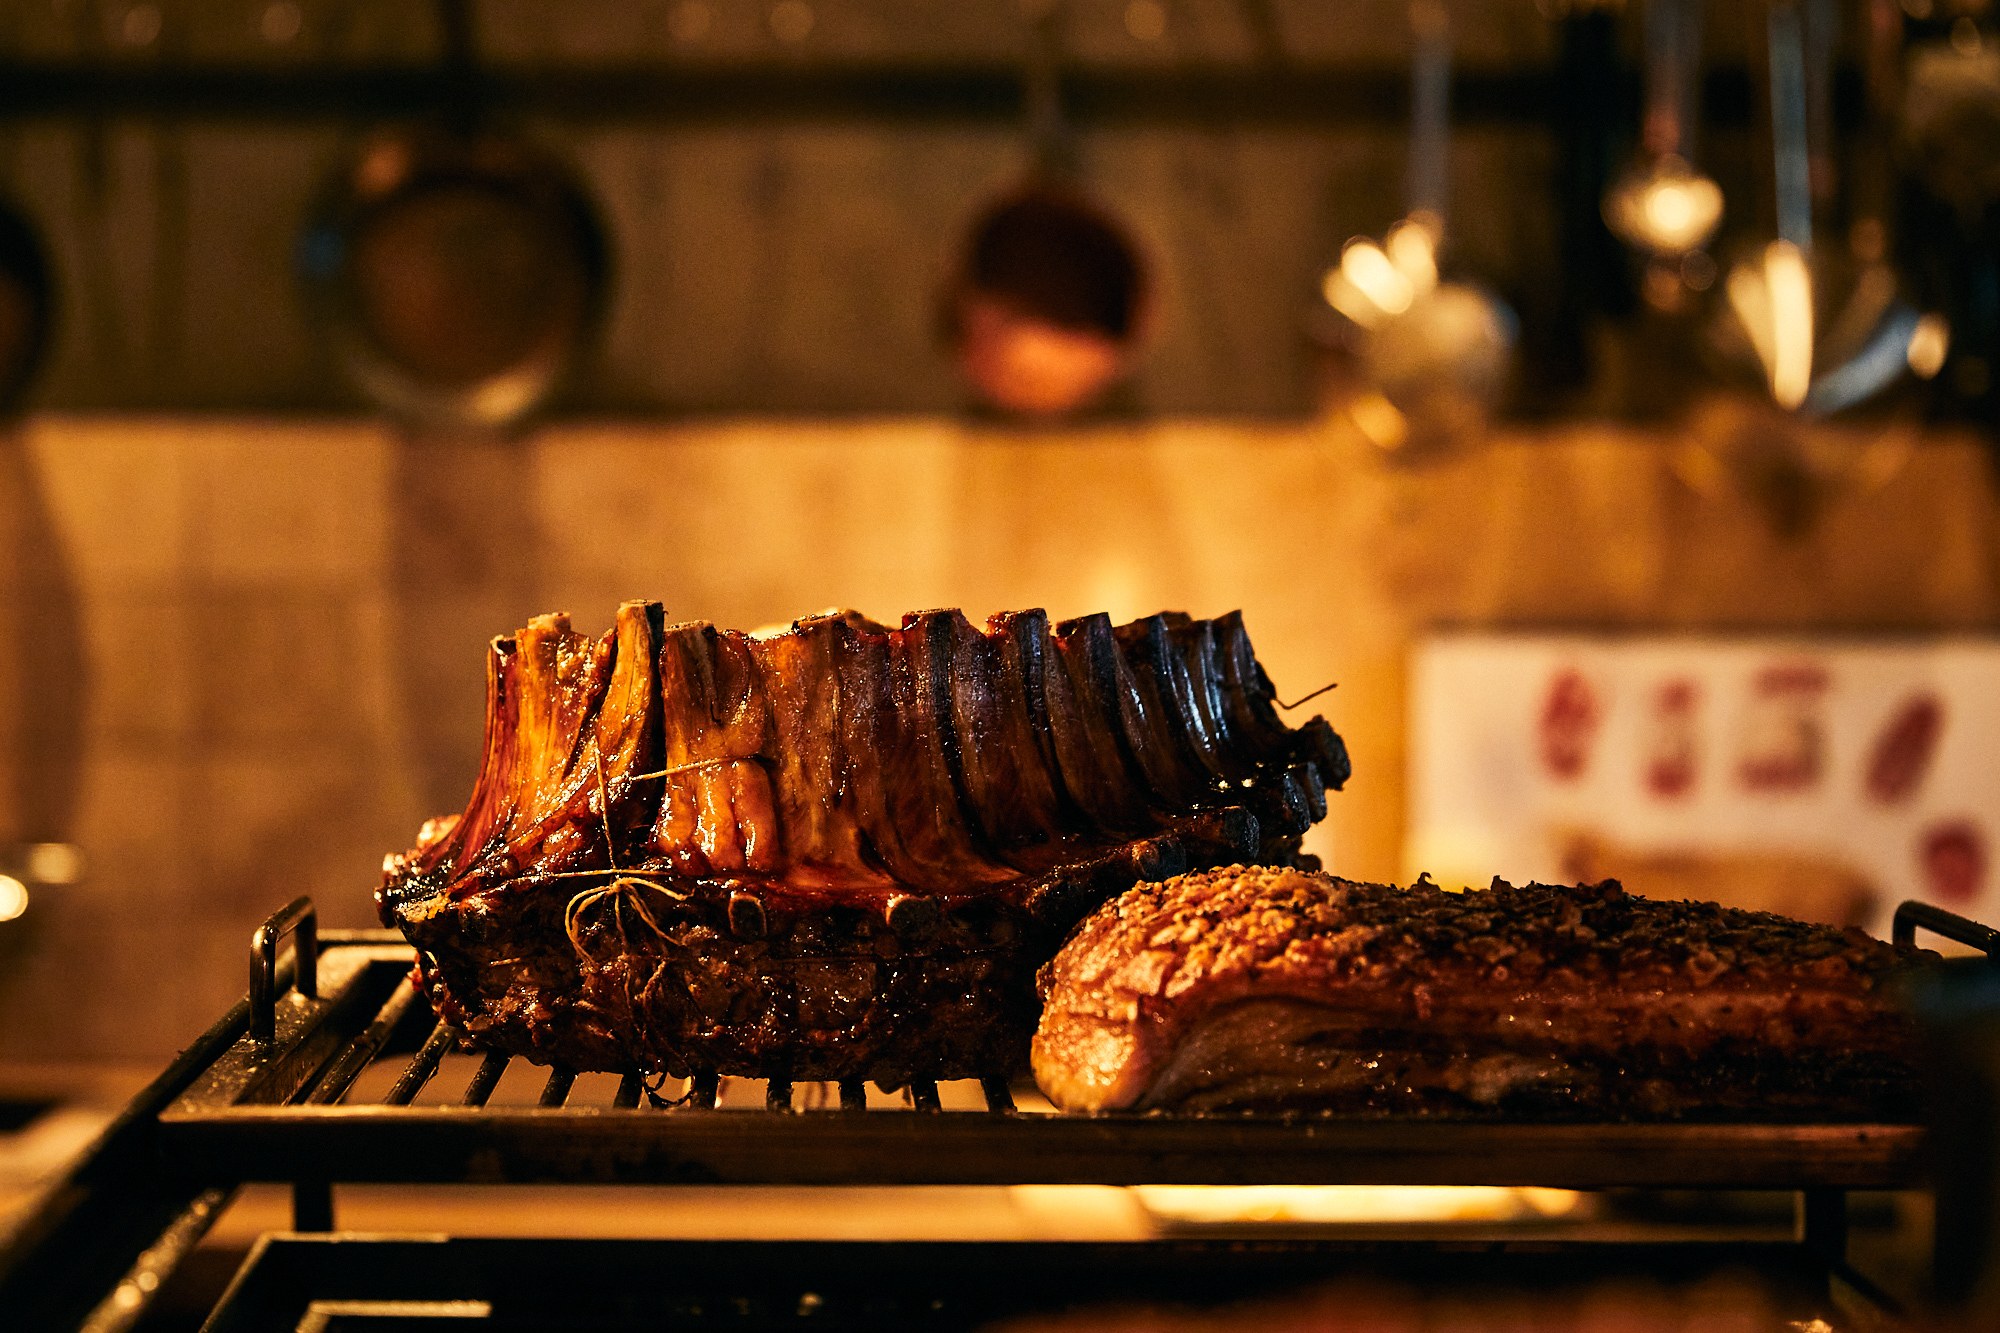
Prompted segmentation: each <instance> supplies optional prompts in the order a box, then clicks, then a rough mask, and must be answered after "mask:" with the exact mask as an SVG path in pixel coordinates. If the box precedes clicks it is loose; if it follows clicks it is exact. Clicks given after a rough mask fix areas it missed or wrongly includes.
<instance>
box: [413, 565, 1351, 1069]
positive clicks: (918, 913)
mask: <svg viewBox="0 0 2000 1333" xmlns="http://www.w3.org/2000/svg"><path fill="white" fill-rule="evenodd" d="M1273 699H1274V695H1273V691H1272V687H1271V684H1270V682H1269V680H1268V679H1267V678H1266V677H1265V675H1264V672H1263V670H1262V669H1261V668H1260V667H1259V666H1258V664H1257V661H1256V658H1255V657H1254V655H1253V654H1252V652H1251V647H1250V640H1249V638H1248V636H1247V635H1246V634H1245V633H1244V631H1243V624H1242V620H1241V618H1240V617H1239V616H1237V615H1235V614H1231V615H1228V616H1224V617H1222V618H1220V619H1217V620H1194V619H1190V618H1189V617H1187V616H1185V615H1179V614H1171V613H1167V614H1161V615H1157V616H1153V617H1151V618H1150V619H1147V620H1141V621H1137V622H1135V623H1133V624H1129V625H1124V626H1119V627H1116V628H1114V627H1113V626H1112V624H1111V622H1110V620H1109V619H1108V618H1107V617H1104V616H1090V617H1085V618H1083V619H1080V620H1073V621H1067V622H1064V623H1062V624H1059V625H1056V626H1053V627H1051V626H1050V624H1049V622H1048V618H1047V617H1046V616H1045V615H1044V614H1043V613H1042V612H1040V611H1025V612H1016V613H1008V614H1002V615H997V616H994V617H993V618H992V619H991V620H990V621H989V622H988V624H987V627H986V629H985V630H984V631H983V632H982V631H981V630H979V629H977V628H975V627H974V626H972V625H971V624H969V623H968V622H967V621H966V620H965V618H964V617H963V616H962V615H960V614H959V613H958V612H956V611H928V612H923V613H921V614H917V615H912V616H908V617H905V619H904V621H903V624H902V626H901V627H900V628H896V629H890V628H887V627H885V626H882V625H878V624H875V623H873V622H870V621H868V620H865V619H864V618H862V617H860V616H858V615H855V614H853V613H851V612H850V613H838V614H829V615H825V616H817V617H812V618H808V619H805V620H801V621H799V622H797V623H796V624H794V625H793V626H792V627H791V628H790V630H788V631H786V632H783V633H779V634H775V635H771V636H754V637H753V636H750V635H745V634H738V633H733V632H730V631H723V630H717V629H715V628H714V627H713V626H711V625H708V624H705V623H696V624H686V625H672V626H670V625H667V624H666V623H665V620H664V616H663V615H662V612H661V609H660V607H659V606H658V605H657V604H654V603H648V602H628V603H626V604H625V605H624V606H623V607H621V608H620V609H619V612H618V618H617V623H616V625H615V627H614V628H613V629H612V631H611V632H610V633H608V634H606V635H605V636H604V637H602V638H600V639H594V640H593V639H590V638H587V637H585V636H583V635H580V634H577V633H575V632H574V631H572V630H571V628H570V625H569V622H568V619H567V618H566V617H564V616H542V617H539V618H537V619H536V620H535V621H534V622H533V623H531V624H530V625H528V626H527V628H525V629H523V630H521V631H520V632H519V633H518V634H517V635H515V636H514V637H513V638H510V639H498V640H495V641H494V643H493V646H492V651H491V654H490V656H489V659H488V672H487V724H486V742H485V754H484V760H483V764H482V768H481V772H480V776H479V779H478V783H477V786H476V788H475V790H474V792H473V795H472V798H471V801H470V803H469V804H468V805H467V807H466V809H465V812H464V813H463V814H462V815H459V816H456V817H452V818H447V819H440V820H433V821H430V822H429V823H427V824H426V825H425V827H424V830H423V832H422V834H421V835H420V838H419V843H418V846H417V847H416V848H415V849H414V850H412V851H410V852H408V853H405V854H403V855H400V856H392V857H389V858H388V859H387V862H386V864H385V866H384V873H383V882H382V886H381V888H380V890H379V891H378V895H377V896H378V902H379V905H380V908H381V912H382V916H383V919H384V921H385V922H388V923H390V924H393V925H396V926H398V927H400V928H401V929H402V930H403V932H404V934H405V935H406V936H407V937H408V938H409V939H410V941H411V942H412V943H413V944H415V945H416V947H417V949H418V960H419V968H420V971H421V975H422V980H423V984H424V986H425V987H426V989H427V992H428V994H429V996H430V999H431V1001H432V1004H433V1005H434V1007H435V1008H436V1010H437V1012H438V1014H439V1015H440V1016H441V1017H442V1018H443V1019H444V1020H445V1021H447V1022H448V1023H450V1024H452V1025H454V1026H455V1027H456V1028H457V1029H458V1030H459V1031H460V1032H461V1033H463V1034H464V1035H465V1036H466V1037H467V1038H468V1039H470V1040H472V1041H473V1042H474V1043H476V1044H479V1045H483V1046H486V1047H488V1048H492V1049H498V1050H503V1051H508V1052H512V1053H516V1054H524V1055H527V1056H529V1057H530V1058H532V1059H535V1060H539V1061H543V1062H547V1063H554V1064H561V1065H566V1066H568V1067H570V1068H574V1069H607V1070H642V1071H648V1072H661V1073H670V1074H674V1075H676V1076H684V1075H687V1074H690V1073H717V1074H730V1075H741V1076H747V1077H770V1078H789V1079H861V1078H869V1079H875V1080H877V1081H879V1082H882V1083H884V1084H887V1085H889V1086H895V1085H897V1084H899V1083H901V1082H904V1081H908V1080H911V1079H917V1078H958V1077H968V1076H990V1075H1004V1074H1009V1073H1012V1072H1015V1071H1017V1070H1019V1069H1021V1068H1023V1067H1025V1064H1026V1059H1027V1045H1028V1038H1029V1035H1030V1033H1031V1032H1032V1031H1033V1028H1034V1021H1035V1013H1036V1007H1037V1006H1036V1002H1035V996H1034V991H1033V976H1034V970H1035V968H1036V967H1037V966H1039V965H1040V964H1041V963H1042V962H1044V961H1046V960H1047V958H1048V957H1049V956H1050V955H1052V954H1053V953H1054V952H1055V949H1056V946H1057V945H1058V943H1059V942H1060V941H1061V938H1062V936H1063V935H1064V933H1066V932H1067V931H1068V930H1069V929H1070V927H1071V926H1073V925H1074V924H1075V923H1076V922H1077V921H1078V920H1079V919H1081V918H1082V917H1083V916H1084V915H1085V914H1086V913H1088V912H1089V911H1091V910H1092V909H1093V908H1095V907H1096V906H1098V905H1099V904H1100V903H1102V902H1104V901H1105V900H1106V899H1108V898H1110V897H1111V896H1112V895H1114V894H1116V893H1118V892H1120V891H1122V890H1124V889H1126V888H1129V887H1131V885H1132V884H1134V883H1135V882H1137V881H1140V880H1157V879H1164V878H1166V877H1167V876H1169V875H1172V874H1175V873H1178V872H1180V871H1182V870H1185V869H1188V868H1189V867H1194V866H1205V865H1216V864H1221V863H1226V862H1232V861H1242V860H1262V861H1266V862H1274V863H1298V862H1300V860H1301V858H1300V857H1299V855H1298V846H1299V838H1300V835H1302V834H1303V833H1304V832H1305V831H1306V829H1307V828H1308V827H1309V826H1310V825H1311V824H1312V822H1313V821H1314V820H1316V819H1318V818H1321V817H1323V816H1324V815H1325V813H1326V804H1325V789H1326V788H1327V787H1336V788H1337V787H1339V786H1340V785H1341V783H1342V782H1343V781H1344V780H1345V779H1346V777H1347V773H1348V765H1347V756H1346V752H1345V749H1344V748H1343V747H1342V745H1341V742H1340V738H1339V737H1338V736H1337V735H1336V734H1335V733H1334V732H1333V730H1332V729H1331V728H1330V727H1328V726H1327V724H1326V723H1325V722H1324V721H1323V720H1321V719H1319V718H1314V719H1313V720H1312V721H1310V722H1308V723H1307V724H1306V725H1305V726H1303V727H1301V728H1298V729H1296V730H1294V729H1291V728H1289V727H1287V726H1285V725H1284V723H1283V722H1281V721H1280V720H1279V718H1278V716H1277V713H1276V712H1275V711H1274V709H1273Z"/></svg>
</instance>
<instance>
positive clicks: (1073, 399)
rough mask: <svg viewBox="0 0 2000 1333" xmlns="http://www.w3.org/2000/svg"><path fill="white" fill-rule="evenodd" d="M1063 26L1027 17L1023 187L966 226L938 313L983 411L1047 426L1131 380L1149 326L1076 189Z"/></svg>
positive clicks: (1122, 256) (1095, 209) (1142, 282)
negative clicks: (1064, 102) (1026, 147)
mask: <svg viewBox="0 0 2000 1333" xmlns="http://www.w3.org/2000/svg"><path fill="white" fill-rule="evenodd" d="M1062 18H1063V12H1062V0H1049V2H1048V3H1045V4H1043V5H1042V6H1041V7H1040V9H1039V11H1038V12H1034V13H1032V14H1031V15H1030V25H1029V33H1028V43H1027V54H1026V56H1025V58H1024V60H1023V65H1022V94H1023V101H1024V103H1025V106H1026V112H1027V114H1026V121H1027V136H1028V141H1029V146H1030V153H1031V166H1030V168H1029V172H1028V176H1027V178H1026V180H1024V181H1023V182H1022V183H1021V184H1020V185H1018V186H1016V187H1014V188H1013V189H1011V190H1009V191H1008V192H1007V193H1006V194H1004V195H1002V196H1001V197H1000V198H999V199H997V200H995V201H994V202H993V203H992V204H990V205H989V206H988V207H987V208H986V210H985V211H984V212H983V213H981V215H980V216H979V217H978V218H977V219H976V220H975V221H974V223H973V225H972V227H971V229H970V230H969V232H968V233H967V236H966V240H965V243H964V248H963V250H962V252H961V255H960V257H959V260H958V263H957V266H956V271H955V272H954V275H953V277H952V280H951V282H950V283H949V285H948V287H947V289H946V292H945V295H944V299H943V302H942V310H941V316H942V318H941V323H942V326H943V327H942V331H943V336H944V341H945V343H946V345H947V346H948V348H949V349H950V351H951V353H952V355H953V357H954V358H955V359H956V361H957V363H958V367H959V371H960V374H961V375H963V377H964V378H965V380H966V382H967V383H968V384H969V385H970V386H971V387H972V389H973V391H974V392H975V393H976V394H978V395H979V397H980V398H981V400H982V401H984V402H985V403H986V404H988V405H989V406H991V407H994V408H997V409H999V410H1001V411H1003V412H1007V413H1011V414H1014V415H1018V416H1022V417H1027V418H1032V419H1043V420H1054V419H1060V418H1063V417H1066V416H1069V415H1071V414H1073V413H1075V412H1077V411H1080V410H1082V409H1085V408H1087V407H1089V406H1091V405H1092V404H1094V403H1096V402H1098V401H1100V400H1101V399H1102V397H1103V396H1104V394H1105V393H1106V392H1107V391H1108V390H1109V389H1110V388H1111V387H1112V386H1113V385H1114V384H1115V383H1117V382H1118V381H1119V380H1120V379H1121V378H1122V377H1123V376H1124V375H1125V374H1126V373H1127V372H1128V371H1129V370H1130V368H1131V365H1132V363H1133V360H1134V358H1135V356H1136V354H1137V352H1138V349H1139V345H1140V342H1141V339H1142V336H1143V333H1144V331H1145V329H1146V326H1147V323H1148V318H1149V314H1150V297H1149V290H1148V288H1149V283H1148V276H1147V265H1146V263H1145V260H1144V259H1143V257H1142V256H1141V255H1140V252H1139V250H1138V247H1137V246H1136V245H1135V244H1134V242H1133V241H1132V239H1131V237H1130V236H1129V235H1128V234H1127V232H1126V231H1125V229H1124V228H1123V227H1121V226H1120V225H1119V224H1118V223H1117V221H1116V220H1114V219H1113V218H1112V217H1111V215H1110V214H1109V213H1108V212H1106V211H1105V210H1104V209H1103V208H1102V207H1100V206H1099V205H1098V204H1097V203H1096V202H1095V201H1094V200H1093V199H1092V198H1091V197H1090V196H1089V195H1088V194H1087V193H1086V192H1085V191H1084V189H1083V188H1082V187H1081V185H1080V184H1079V182H1078V180H1077V174H1078V173H1077V162H1076V146H1075V142H1074V139H1073V138H1072V136H1071V134H1070V130H1069V126H1068V124H1067V122H1066V119H1065V117H1064V115H1063V108H1062V85H1061V23H1062Z"/></svg>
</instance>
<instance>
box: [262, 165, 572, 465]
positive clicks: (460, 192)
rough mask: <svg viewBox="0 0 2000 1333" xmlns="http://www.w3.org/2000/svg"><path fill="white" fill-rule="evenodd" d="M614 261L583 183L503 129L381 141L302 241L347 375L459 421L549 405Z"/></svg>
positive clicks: (403, 410) (314, 296) (442, 419)
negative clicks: (610, 261) (611, 258)
mask: <svg viewBox="0 0 2000 1333" xmlns="http://www.w3.org/2000/svg"><path fill="white" fill-rule="evenodd" d="M609 267H610V265H609V257H608V252H607V247H606V243H605V239H604V233H603V229H602V227H601V225H600V224H599V222H598V220H597V214H596V210H595V209H594V208H593V207H592V205H591V202H590V200H589V198H588V196H587V195H586V194H585V192H584V190H583V188H582V186H581V185H580V184H579V183H578V182H577V180H576V179H575V177H574V176H573V175H572V174H571V173H570V172H569V171H568V170H567V169H566V168H565V167H564V166H563V165H562V164H561V163H560V162H559V161H557V160H556V159H555V158H553V157H552V156H550V155H549V154H547V153H545V152H543V151H542V150H540V149H538V148H536V147H535V146H534V145H532V144H530V143H528V142H526V141H525V140H522V139H520V138H517V137H514V136H511V135H507V134H502V133H498V132H495V131H491V130H478V131H463V132H460V131H450V130H444V129H438V128H430V127H418V128H403V129H392V130H384V131H380V132H377V133H375V134H373V135H371V136H369V137H368V138H367V139H366V140H364V141H363V142H362V143H361V145H360V146H359V147H358V148H357V149H356V150H355V151H354V153H353V154H352V155H351V156H350V157H349V159H348V160H347V161H346V162H344V163H343V164H342V166H341V167H340V169H339V171H338V172H337V173H336V174H335V176H334V178H333V180H332V181H331V183H330V186H329V188H328V190H327V192H326V194H325V197H324V198H323V200H322V201H321V203H320V205H319V207H318V208H317V209H316V210H315V212H314V215H313V217H312V219H311V220H310V222H309V223H308V225H307V228H306V231H305V234H304V237H303V239H302V243H301V247H300V268H301V271H302V274H303V277H304V281H305V284H306V290H307V296H308V300H309V301H310V303H311V305H312V307H313V310H314V313H315V315H316V317H317V319H318V321H319V323H320V326H321V327H322V328H323V329H324V331H325V334H326V337H327V339H328V342H329V343H330V345H331V348H332V351H333V354H334V356H335V357H336V359H337V360H338V362H339V363H340V366H341V368H342V370H343V371H344V372H345V373H346V374H347V375H348V377H349V378H350V379H352V380H353V382H354V383H355V384H356V386H357V387H359V388H360V389H361V391H362V392H363V393H365V394H367V395H368V397H369V398H371V399H372V400H373V401H375V402H376V403H377V404H379V405H380V406H382V407H384V408H386V409H388V410H389V411H391V412H393V413H395V414H397V415H398V416H402V417H405V418H409V419H413V420H418V421H425V422H431V423H435V424H448V425H470V426H485V427H498V426H505V425H507V424H509V423H512V422H514V421H516V420H518V419H520V418H521V417H522V416H524V415H525V414H526V413H528V412H530V411H532V410H533V409H534V408H535V407H537V406H538V405H539V404H541V403H542V402H543V401H545V400H546V398H547V397H548V395H549V393H550V392H551V391H552V390H553V389H554V388H555V387H556V386H557V384H558V383H559V382H560V381H561V379H562V377H563V375H564V373H565V372H566V371H568V370H569V369H570V367H571V366H572V365H573V364H574V362H575V360H576V358H577V355H578V353H579V352H580V350H581V349H582V348H583V347H584V345H585V344H586V343H587V341H588V339H589V336H590V335H591V334H592V332H593V331H594V330H595V327H596V325H597V323H598V320H599V318H600V316H601V314H602V311H603V306H604V297H605V289H606V284H607V278H608V270H609Z"/></svg>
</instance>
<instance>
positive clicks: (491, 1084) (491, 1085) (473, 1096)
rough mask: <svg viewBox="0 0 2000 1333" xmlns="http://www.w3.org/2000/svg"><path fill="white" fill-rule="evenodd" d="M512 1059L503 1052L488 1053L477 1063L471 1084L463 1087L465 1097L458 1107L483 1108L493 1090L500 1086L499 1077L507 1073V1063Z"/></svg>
mask: <svg viewBox="0 0 2000 1333" xmlns="http://www.w3.org/2000/svg"><path fill="white" fill-rule="evenodd" d="M511 1059H513V1057H512V1056H510V1055H508V1054H507V1053H506V1052H504V1051H488V1052H487V1053H486V1058H485V1059H484V1060H481V1061H480V1062H479V1072H478V1073H476V1074H474V1075H473V1076H472V1082H470V1083H468V1084H466V1085H465V1096H464V1097H463V1098H462V1099H461V1100H460V1101H459V1105H460V1106H484V1105H486V1102H487V1099H488V1098H490V1097H492V1096H493V1089H495V1088H497V1087H499V1086H500V1076H501V1075H502V1074H504V1073H506V1072H507V1062H508V1061H509V1060H511Z"/></svg>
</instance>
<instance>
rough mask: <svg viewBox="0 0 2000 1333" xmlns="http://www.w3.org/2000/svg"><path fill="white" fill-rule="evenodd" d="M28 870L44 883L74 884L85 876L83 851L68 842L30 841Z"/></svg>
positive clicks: (33, 878)
mask: <svg viewBox="0 0 2000 1333" xmlns="http://www.w3.org/2000/svg"><path fill="white" fill-rule="evenodd" d="M27 871H28V878H29V879H32V880H39V881H40V882H41V883H43V884H74V883H76V882H77V881H78V880H80V879H82V878H83V853H82V852H80V851H78V850H77V849H76V848H75V847H74V846H73V845H71V844H70V843H67V842H37V843H30V844H29V846H28V865H27Z"/></svg>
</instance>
